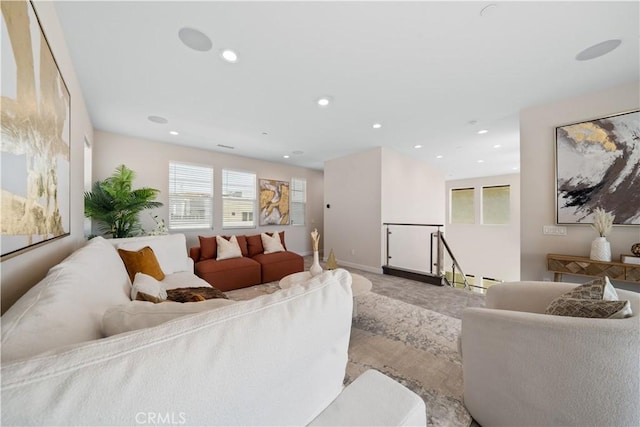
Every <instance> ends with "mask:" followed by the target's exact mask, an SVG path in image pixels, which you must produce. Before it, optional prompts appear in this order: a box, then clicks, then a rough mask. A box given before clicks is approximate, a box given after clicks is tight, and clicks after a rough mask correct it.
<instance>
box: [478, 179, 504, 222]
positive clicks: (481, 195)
mask: <svg viewBox="0 0 640 427" xmlns="http://www.w3.org/2000/svg"><path fill="white" fill-rule="evenodd" d="M486 188H507V189H508V190H509V197H508V199H507V206H506V208H507V217H508V221H507V222H500V223H498V222H494V223H487V222H486V221H485V211H484V208H485V205H486V203H485V197H484V190H485V189H486ZM480 224H481V225H488V226H502V227H504V226H507V225H510V224H511V185H510V184H497V185H483V186H482V187H481V189H480Z"/></svg>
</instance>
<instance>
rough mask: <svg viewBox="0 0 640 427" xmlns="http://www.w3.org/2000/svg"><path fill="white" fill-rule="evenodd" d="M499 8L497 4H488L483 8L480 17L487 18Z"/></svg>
mask: <svg viewBox="0 0 640 427" xmlns="http://www.w3.org/2000/svg"><path fill="white" fill-rule="evenodd" d="M497 7H498V5H497V4H488V5H486V6H485V7H483V8H482V10H480V16H487V15H488V14H489V13H491V12H493V11H494V10H496V8H497Z"/></svg>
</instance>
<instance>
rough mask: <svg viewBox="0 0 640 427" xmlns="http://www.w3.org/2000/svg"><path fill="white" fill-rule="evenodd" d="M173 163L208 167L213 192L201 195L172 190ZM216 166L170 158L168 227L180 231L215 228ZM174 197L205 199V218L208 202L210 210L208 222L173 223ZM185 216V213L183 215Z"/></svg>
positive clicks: (202, 167) (201, 167)
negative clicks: (192, 223) (189, 194)
mask: <svg viewBox="0 0 640 427" xmlns="http://www.w3.org/2000/svg"><path fill="white" fill-rule="evenodd" d="M173 165H179V166H186V167H192V168H200V169H207V170H208V172H209V173H210V178H211V181H210V183H211V187H210V189H211V192H210V195H205V193H199V194H200V195H199V196H186V195H184V194H185V193H178V192H175V191H174V192H172V191H171V185H172V182H171V181H172V173H173V172H172V166H173ZM214 172H215V171H214V168H213V166H210V165H204V164H196V163H190V162H182V161H177V160H170V161H169V183H168V184H169V185H168V186H167V187H168V189H167V190H168V191H167V193H168V202H169V203H168V218H167V228H168V229H169V230H179V231H187V230H213V220H214V196H215V176H214ZM174 198H182V199H185V198H192V199H193V200H204V203H203V205H204V210H205V215H204V217H203V218H204V219H206V212H207V204H208V212H209V218H208V221H207V223H205V222H204V221H203V222H202V223H200V224H194V225H192V226H191V225H186V224H182V225H180V224H173V223H172V212H171V211H172V207H173V206H172V199H174ZM183 216H184V215H183Z"/></svg>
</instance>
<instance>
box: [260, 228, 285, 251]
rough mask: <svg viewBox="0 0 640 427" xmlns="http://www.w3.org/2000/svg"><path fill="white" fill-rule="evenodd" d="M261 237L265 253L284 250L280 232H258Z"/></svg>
mask: <svg viewBox="0 0 640 427" xmlns="http://www.w3.org/2000/svg"><path fill="white" fill-rule="evenodd" d="M260 238H261V239H262V247H263V248H264V253H265V254H274V253H276V252H284V246H282V242H281V241H280V234H279V233H273V236H269V235H268V234H267V233H262V234H260Z"/></svg>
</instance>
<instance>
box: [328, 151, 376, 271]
mask: <svg viewBox="0 0 640 427" xmlns="http://www.w3.org/2000/svg"><path fill="white" fill-rule="evenodd" d="M381 175H382V151H381V149H380V148H375V149H372V150H368V151H365V152H361V153H356V154H352V155H349V156H345V157H341V158H339V159H333V160H329V161H327V162H325V164H324V202H325V204H330V205H331V207H330V208H326V207H325V213H324V230H325V236H324V241H323V242H321V244H322V245H323V247H324V250H325V256H328V254H329V251H330V250H331V249H333V251H334V253H335V256H336V258H337V259H338V264H342V265H345V266H352V267H356V268H361V269H364V270H369V271H374V272H379V271H380V266H381V264H380V250H381V240H380V231H381V228H382V225H381V224H382V218H381V211H382V203H381Z"/></svg>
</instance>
